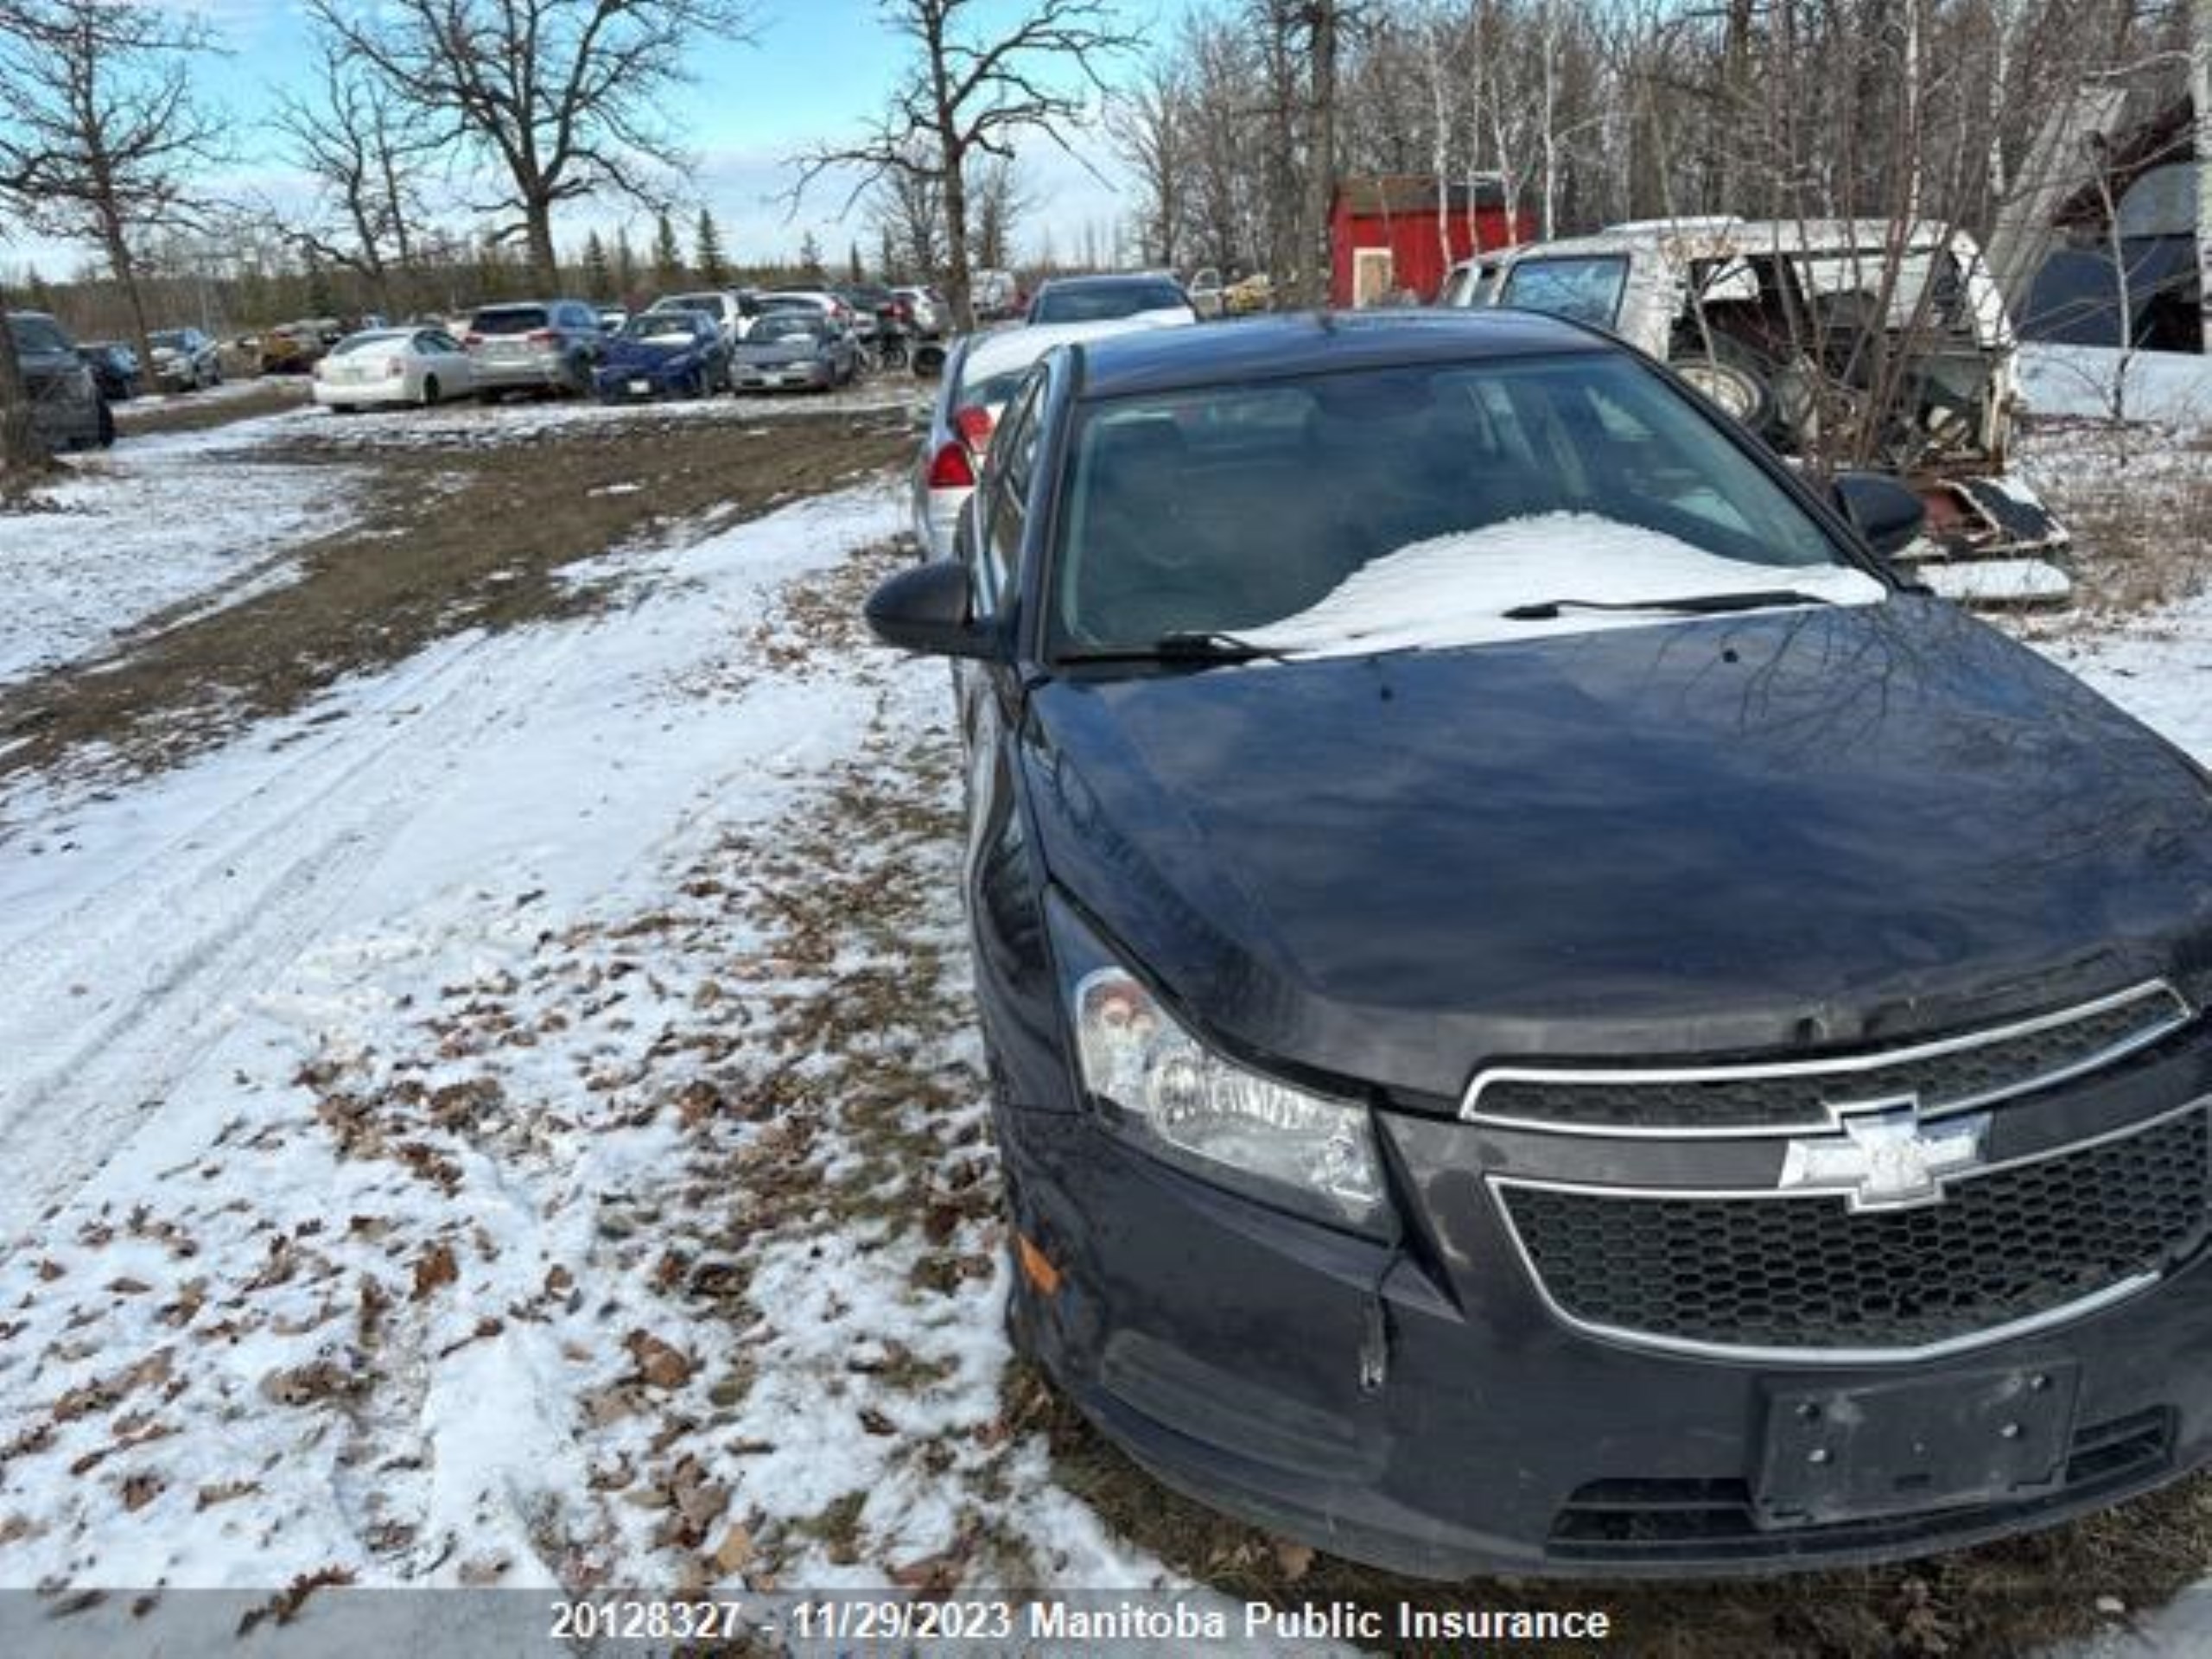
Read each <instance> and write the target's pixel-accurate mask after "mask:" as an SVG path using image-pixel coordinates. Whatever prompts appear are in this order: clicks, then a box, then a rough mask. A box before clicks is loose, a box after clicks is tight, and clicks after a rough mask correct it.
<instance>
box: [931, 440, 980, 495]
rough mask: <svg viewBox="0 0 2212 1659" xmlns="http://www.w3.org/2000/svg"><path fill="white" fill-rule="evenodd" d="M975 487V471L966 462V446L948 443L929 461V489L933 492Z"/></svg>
mask: <svg viewBox="0 0 2212 1659" xmlns="http://www.w3.org/2000/svg"><path fill="white" fill-rule="evenodd" d="M975 487H976V469H975V467H972V466H970V465H969V461H968V449H967V446H966V445H964V444H960V443H948V444H946V445H945V446H944V448H942V449H940V450H938V452H937V454H936V455H935V456H933V457H932V458H931V461H930V488H931V489H933V490H972V489H974V488H975Z"/></svg>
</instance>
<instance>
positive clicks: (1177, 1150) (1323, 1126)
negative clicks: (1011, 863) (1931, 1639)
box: [1052, 904, 1390, 1233]
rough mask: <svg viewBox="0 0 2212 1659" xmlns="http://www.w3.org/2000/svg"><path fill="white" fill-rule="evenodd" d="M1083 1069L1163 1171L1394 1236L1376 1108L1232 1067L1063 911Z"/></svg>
mask: <svg viewBox="0 0 2212 1659" xmlns="http://www.w3.org/2000/svg"><path fill="white" fill-rule="evenodd" d="M1052 910H1053V919H1054V924H1055V925H1054V927H1053V935H1054V938H1055V939H1056V941H1058V943H1059V944H1060V957H1061V966H1062V970H1063V973H1064V974H1065V976H1066V977H1067V978H1068V980H1069V981H1070V982H1071V988H1070V990H1069V993H1068V995H1069V999H1070V1002H1071V1010H1070V1015H1071V1020H1072V1023H1073V1025H1074V1027H1075V1038H1076V1061H1077V1071H1079V1073H1080V1074H1081V1077H1082V1081H1083V1086H1084V1090H1085V1092H1086V1093H1087V1094H1088V1095H1089V1096H1090V1099H1091V1102H1092V1103H1093V1104H1095V1105H1096V1107H1097V1108H1098V1109H1099V1112H1100V1115H1101V1117H1102V1118H1103V1121H1104V1122H1106V1123H1107V1125H1108V1126H1109V1128H1112V1129H1113V1130H1114V1131H1115V1132H1116V1134H1118V1135H1121V1136H1122V1138H1124V1139H1125V1140H1128V1141H1131V1142H1132V1143H1134V1144H1135V1145H1136V1146H1137V1147H1141V1149H1142V1150H1143V1151H1145V1152H1147V1153H1148V1154H1151V1155H1152V1156H1154V1157H1155V1158H1158V1159H1160V1160H1162V1161H1163V1162H1166V1163H1171V1164H1174V1165H1176V1166H1179V1167H1180V1168H1182V1169H1185V1170H1187V1171H1188V1172H1190V1173H1192V1174H1193V1175H1196V1176H1198V1177H1199V1178H1200V1179H1204V1180H1207V1181H1211V1182H1212V1183H1213V1184H1215V1185H1219V1186H1225V1187H1229V1188H1230V1189H1232V1190H1234V1191H1236V1192H1243V1193H1245V1194H1246V1195H1247V1196H1249V1197H1251V1198H1258V1199H1260V1200H1261V1201H1262V1202H1263V1203H1268V1204H1273V1205H1280V1206H1281V1207H1283V1208H1286V1209H1293V1210H1297V1211H1302V1212H1303V1213H1305V1214H1307V1215H1310V1216H1313V1217H1317V1218H1318V1219H1319V1220H1322V1221H1325V1222H1328V1223H1331V1224H1333V1225H1336V1226H1340V1227H1350V1228H1353V1229H1355V1230H1358V1231H1361V1232H1366V1233H1383V1232H1387V1231H1388V1230H1389V1222H1390V1213H1389V1200H1388V1198H1387V1197H1386V1196H1385V1193H1384V1191H1383V1174H1382V1166H1381V1160H1380V1159H1379V1158H1378V1157H1377V1155H1376V1148H1375V1130H1374V1126H1373V1124H1372V1123H1371V1122H1370V1120H1369V1116H1368V1109H1367V1108H1366V1107H1365V1106H1363V1105H1362V1104H1360V1103H1358V1102H1357V1101H1348V1100H1333V1099H1331V1098H1329V1097H1327V1096H1322V1095H1316V1094H1312V1093H1309V1092H1307V1091H1306V1090H1303V1089H1296V1088H1293V1087H1292V1086H1291V1085H1290V1084H1286V1083H1279V1082H1277V1081H1276V1080H1275V1079H1274V1078H1272V1077H1263V1076H1262V1075H1261V1074H1260V1073H1258V1072H1256V1071H1249V1070H1247V1069H1246V1068H1244V1067H1243V1066H1241V1065H1236V1063H1235V1062H1233V1061H1230V1060H1227V1059H1224V1058H1222V1057H1221V1056H1220V1055H1218V1054H1217V1053H1215V1052H1213V1051H1212V1050H1211V1049H1209V1048H1208V1047H1206V1046H1205V1044H1203V1043H1201V1042H1200V1041H1199V1040H1198V1039H1197V1038H1195V1037H1193V1036H1192V1034H1191V1033H1189V1032H1187V1031H1185V1030H1184V1028H1183V1027H1181V1026H1180V1025H1179V1024H1178V1023H1177V1022H1176V1020H1175V1019H1174V1018H1173V1015H1171V1014H1169V1013H1168V1012H1167V1010H1166V1008H1164V1007H1161V1006H1160V1000H1159V999H1158V998H1157V997H1155V996H1154V995H1153V994H1152V993H1151V992H1150V991H1148V990H1147V989H1146V988H1145V987H1144V985H1143V983H1142V982H1141V981H1140V980H1138V979H1137V977H1136V976H1135V975H1134V974H1131V973H1130V972H1129V971H1128V969H1125V968H1123V967H1122V966H1121V965H1120V964H1119V963H1115V962H1114V961H1112V959H1111V958H1110V957H1107V955H1106V953H1105V951H1104V950H1103V947H1101V946H1099V945H1098V944H1096V942H1095V941H1092V940H1091V939H1090V938H1089V936H1088V934H1087V933H1084V934H1081V936H1080V937H1079V938H1078V937H1077V935H1078V932H1079V928H1078V925H1077V924H1076V923H1075V922H1074V920H1073V918H1072V917H1071V915H1070V914H1069V912H1066V911H1065V909H1064V908H1063V907H1062V906H1059V905H1058V904H1055V905H1054V906H1052Z"/></svg>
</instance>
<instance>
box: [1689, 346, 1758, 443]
mask: <svg viewBox="0 0 2212 1659" xmlns="http://www.w3.org/2000/svg"><path fill="white" fill-rule="evenodd" d="M1669 367H1670V368H1672V369H1673V370H1674V371H1675V373H1676V374H1678V375H1680V376H1681V378H1683V379H1684V380H1687V381H1688V382H1689V384H1690V385H1691V386H1692V387H1694V389H1695V390H1696V391H1699V392H1700V394H1702V395H1703V397H1705V399H1706V401H1707V403H1709V404H1713V406H1714V407H1715V408H1717V409H1718V410H1720V412H1721V413H1722V414H1724V415H1726V416H1729V417H1730V418H1731V419H1732V420H1733V421H1735V423H1737V424H1738V426H1741V427H1743V428H1745V429H1747V430H1749V431H1752V432H1758V433H1764V432H1765V430H1766V429H1767V428H1768V426H1769V425H1770V423H1772V421H1773V419H1774V388H1773V387H1772V386H1771V385H1769V384H1768V382H1767V378H1766V377H1765V376H1764V374H1762V373H1760V372H1759V371H1758V368H1757V367H1756V366H1754V365H1752V364H1751V363H1750V362H1748V361H1747V360H1745V359H1744V358H1742V357H1740V356H1738V354H1737V353H1733V352H1730V351H1726V350H1725V349H1719V348H1718V345H1717V342H1716V349H1715V350H1714V351H1713V352H1711V353H1706V352H1698V353H1693V354H1691V355H1690V356H1688V357H1680V358H1676V359H1673V361H1672V362H1671V363H1670V364H1669Z"/></svg>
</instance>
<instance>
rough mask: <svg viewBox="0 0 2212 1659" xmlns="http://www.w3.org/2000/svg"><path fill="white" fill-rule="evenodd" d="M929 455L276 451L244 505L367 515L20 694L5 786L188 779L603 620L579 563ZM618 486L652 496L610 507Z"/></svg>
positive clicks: (0, 698)
mask: <svg viewBox="0 0 2212 1659" xmlns="http://www.w3.org/2000/svg"><path fill="white" fill-rule="evenodd" d="M241 401H243V400H241ZM213 407H214V406H210V408H211V410H212V409H213ZM222 407H224V408H226V409H235V408H236V407H237V404H236V403H232V404H226V405H223V406H222ZM910 442H911V439H910V438H909V437H908V436H907V435H906V431H905V429H904V427H903V424H901V423H900V422H899V418H898V417H897V416H895V415H891V416H887V415H882V414H877V415H873V416H869V415H836V414H825V415H823V416H791V417H786V418H784V419H780V420H778V421H775V422H773V423H768V424H767V425H766V427H765V428H764V429H753V430H751V431H741V430H740V429H738V428H737V427H736V426H735V425H734V423H720V422H715V423H696V422H695V423H671V422H653V421H650V420H642V421H636V422H630V421H625V422H620V423H607V424H605V425H600V424H590V425H585V426H581V427H578V428H576V429H573V430H562V429H556V430H554V431H552V432H548V433H543V434H540V435H537V436H536V437H535V438H534V439H533V440H532V441H531V442H530V443H528V444H505V445H499V446H481V445H467V444H456V445H455V446H454V447H453V448H436V449H429V448H422V449H416V448H392V449H389V450H385V449H370V450H361V449H355V448H344V447H340V446H336V445H325V444H321V443H317V442H313V441H304V440H303V441H299V442H293V443H291V444H289V445H285V446H264V447H263V448H256V449H254V450H252V451H251V452H249V453H248V454H243V455H241V456H239V457H238V459H237V460H236V461H235V463H234V464H233V471H234V473H235V475H236V477H237V480H238V488H239V489H241V490H245V491H251V490H254V489H256V488H258V487H269V486H266V485H264V483H263V482H262V481H261V479H260V478H259V477H257V468H258V467H260V466H261V465H263V464H265V463H282V464H288V465H289V466H290V467H299V466H302V465H307V466H309V467H315V466H327V465H330V464H332V463H335V462H343V463H344V464H346V466H347V467H349V468H357V469H359V468H365V469H367V470H368V471H369V473H370V482H369V483H368V485H367V486H366V499H365V504H364V506H363V510H362V511H361V512H359V514H358V515H357V516H356V517H355V518H354V519H353V522H352V523H350V524H348V525H347V526H346V529H344V530H342V531H338V532H336V533H334V534H333V535H329V536H326V537H321V539H319V540H316V541H313V542H310V543H307V544H306V545H305V546H304V547H303V548H302V549H300V550H297V553H296V558H297V562H298V563H299V564H300V565H301V567H302V575H301V577H300V579H299V580H298V581H296V582H291V583H289V584H288V585H286V586H283V587H281V588H276V589H274V590H272V591H270V592H266V593H264V594H257V595H256V596H254V597H251V598H249V599H247V600H245V601H242V602H240V603H238V604H235V605H232V606H229V607H225V608H222V609H219V610H215V611H213V612H204V613H198V614H195V613H194V606H190V605H188V606H185V607H178V609H176V610H175V611H172V612H170V613H166V614H163V615H160V616H156V617H153V618H151V619H149V620H148V621H147V622H145V623H144V624H143V625H142V626H140V627H139V628H137V630H135V631H134V632H133V633H132V634H131V635H130V637H129V638H127V639H125V640H124V642H123V643H122V644H121V645H119V646H118V648H117V650H116V651H115V652H113V653H111V655H109V656H107V657H105V658H95V659H92V660H90V661H86V662H79V663H74V664H68V665H67V666H65V667H62V668H60V669H56V670H54V671H52V672H49V673H48V674H45V675H42V676H41V677H36V678H34V679H31V680H29V681H26V682H24V683H22V684H19V685H16V686H12V687H10V688H8V689H7V690H5V691H4V692H0V752H4V755H3V756H0V778H5V777H6V776H7V775H9V774H10V772H20V771H24V770H30V769H44V768H48V767H51V766H55V765H57V764H61V763H66V762H67V761H68V760H70V759H71V758H72V757H73V756H75V755H78V754H79V753H83V752H85V751H86V750H88V749H90V748H92V747H94V746H98V747H99V748H100V749H102V750H103V752H107V753H113V754H114V755H116V756H117V757H118V758H119V759H120V760H122V761H123V762H124V764H126V765H128V766H137V767H143V766H156V765H162V764H167V763H170V762H173V761H175V760H178V759H181V758H182V757H184V756H187V755H189V754H191V753H196V752H197V751H198V750H200V749H201V748H203V747H206V746H207V744H208V743H210V742H212V741H216V740H217V739H219V738H220V737H222V736H223V735H225V734H227V733H228V732H230V731H232V730H233V729H235V728H236V727H237V726H238V724H239V723H240V722H241V721H246V720H253V719H262V718H266V717H268V716H270V715H282V714H286V713H289V712H291V711H293V710H295V709H298V708H300V707H301V706H302V704H304V703H305V702H308V700H309V699H310V698H311V697H312V696H314V695H315V693H317V692H319V691H321V690H323V689H324V688H325V687H327V686H328V685H329V684H331V683H333V682H334V680H336V679H338V678H339V677H341V676H343V675H346V674H349V673H353V672H357V671H365V670H373V669H376V668H379V667H382V666H385V665H387V664H392V663H396V662H398V661H400V660H402V659H404V658H406V657H408V656H410V655H411V654H413V653H414V652H417V651H419V650H421V649H422V648H423V646H424V645H427V644H429V643H430V642H431V641H433V640H435V639H439V638H442V637H443V636H446V635H448V634H451V633H454V632H459V631H461V630H462V629H466V628H470V627H485V628H493V629H497V628H504V627H510V626H514V625H516V624H518V623H523V622H530V621H535V620H543V619H548V618H556V617H560V616H563V615H569V614H572V613H576V612H578V611H580V610H582V609H584V608H587V607H589V606H590V605H592V604H593V603H594V601H595V597H596V596H595V595H594V594H592V593H590V592H588V591H587V590H583V589H580V588H578V587H577V586H576V585H575V584H574V583H572V582H569V581H567V580H566V579H565V578H564V577H563V574H562V572H563V569H564V568H565V567H567V566H569V565H571V564H574V563H576V562H577V561H579V560H582V559H588V558H592V557H594V556H598V555H601V554H603V553H606V552H607V551H608V550H610V549H616V548H620V547H623V546H625V545H639V544H643V543H650V542H653V541H657V540H660V539H663V538H664V537H666V536H667V535H668V534H669V533H671V527H672V526H677V525H680V526H682V528H683V531H684V533H687V534H691V533H703V532H704V531H709V530H714V529H720V528H722V527H725V526H727V525H728V524H734V523H737V522H740V521H741V520H743V519H746V518H753V517H756V516H758V515H759V514H760V513H762V512H766V511H768V510H769V509H770V508H771V507H772V506H773V505H779V504H780V503H781V502H783V501H785V500H788V499H791V497H793V496H795V495H805V494H813V493H820V492H822V491H825V490H829V489H833V488H836V487H838V486H841V485H842V484H844V483H846V482H848V481H849V480H850V479H851V477H852V476H853V475H854V474H855V472H856V471H857V470H863V469H873V468H875V467H881V466H883V465H885V464H887V463H888V462H890V461H893V460H894V459H896V458H898V457H899V456H901V455H903V454H905V453H906V448H907V446H908V444H909V443H910ZM616 483H622V484H631V483H634V484H639V485H642V486H644V487H643V488H641V489H639V490H636V491H633V492H627V493H615V494H607V493H601V492H602V491H603V489H604V486H607V485H610V484H616ZM287 487H296V486H287ZM11 744H12V745H13V746H14V747H10V745H11Z"/></svg>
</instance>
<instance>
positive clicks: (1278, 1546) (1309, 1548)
mask: <svg viewBox="0 0 2212 1659" xmlns="http://www.w3.org/2000/svg"><path fill="white" fill-rule="evenodd" d="M1275 1566H1276V1567H1278V1568H1280V1569H1281V1573H1282V1575H1283V1577H1284V1579H1285V1580H1287V1581H1288V1582H1290V1583H1292V1584H1296V1583H1297V1582H1298V1581H1299V1580H1300V1579H1302V1578H1304V1577H1305V1576H1306V1573H1310V1572H1311V1571H1313V1545H1311V1544H1298V1543H1293V1542H1292V1541H1290V1540H1289V1539H1287V1538H1278V1539H1276V1540H1275Z"/></svg>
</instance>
